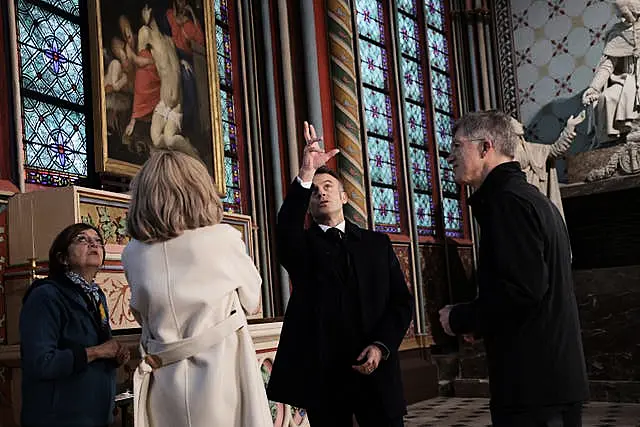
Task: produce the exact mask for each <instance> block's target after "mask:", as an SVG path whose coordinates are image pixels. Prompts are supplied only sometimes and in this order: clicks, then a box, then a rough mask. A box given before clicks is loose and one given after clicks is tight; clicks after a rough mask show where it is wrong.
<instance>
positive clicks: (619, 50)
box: [582, 0, 640, 146]
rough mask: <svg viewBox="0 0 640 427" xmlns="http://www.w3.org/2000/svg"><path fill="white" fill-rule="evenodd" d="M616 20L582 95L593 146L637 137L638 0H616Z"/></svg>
mask: <svg viewBox="0 0 640 427" xmlns="http://www.w3.org/2000/svg"><path fill="white" fill-rule="evenodd" d="M615 5H616V8H617V12H618V13H617V14H618V16H619V17H620V22H618V23H617V24H615V25H614V26H613V27H612V28H611V30H610V32H609V34H608V36H607V39H606V42H605V47H604V51H603V55H602V59H601V60H600V63H599V64H598V66H597V68H596V71H595V74H594V76H593V80H592V81H591V84H590V85H589V88H588V89H587V90H586V91H585V92H584V94H583V95H582V103H583V105H585V106H593V108H594V110H593V118H594V123H593V125H594V126H595V141H594V142H595V144H594V145H595V146H599V145H602V144H603V143H606V142H614V141H615V142H617V141H618V140H620V139H622V138H623V137H626V140H627V141H640V120H639V118H640V111H639V110H638V109H639V108H640V80H639V79H638V72H639V71H640V69H639V65H640V64H639V59H640V0H616V1H615Z"/></svg>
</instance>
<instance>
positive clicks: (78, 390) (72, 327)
mask: <svg viewBox="0 0 640 427" xmlns="http://www.w3.org/2000/svg"><path fill="white" fill-rule="evenodd" d="M101 298H103V302H104V305H105V307H106V305H107V304H106V299H105V297H104V294H102V293H101ZM87 301H88V300H87V299H86V298H85V297H84V292H83V290H82V289H81V288H80V287H79V286H77V285H76V284H74V283H73V282H71V280H69V279H68V278H66V277H62V278H56V279H52V278H47V279H42V280H36V281H35V282H34V283H33V284H32V285H31V287H30V288H29V289H28V290H27V293H26V294H25V296H24V300H23V307H22V311H21V312H20V353H21V363H22V425H25V426H33V427H40V426H47V427H63V426H64V427H97V426H105V425H108V424H110V423H111V422H112V420H113V408H114V397H115V386H116V383H115V375H116V364H115V362H114V361H113V360H104V359H99V360H95V361H93V362H91V363H87V354H86V350H85V349H86V348H87V347H92V346H95V345H98V344H101V343H103V342H105V341H106V340H108V339H110V338H111V332H110V331H107V333H105V332H104V330H101V328H100V327H99V324H98V322H97V319H96V317H95V316H94V314H93V313H92V311H90V310H89V308H88V305H87Z"/></svg>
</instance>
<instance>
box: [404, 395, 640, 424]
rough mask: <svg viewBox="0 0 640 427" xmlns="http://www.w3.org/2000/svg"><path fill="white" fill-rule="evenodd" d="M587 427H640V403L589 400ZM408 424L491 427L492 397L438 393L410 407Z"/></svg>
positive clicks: (586, 412) (406, 419) (584, 420)
mask: <svg viewBox="0 0 640 427" xmlns="http://www.w3.org/2000/svg"><path fill="white" fill-rule="evenodd" d="M582 425H583V427H640V404H630V403H624V404H623V403H608V402H589V403H587V404H585V407H584V411H583V416H582ZM405 426H406V427H491V415H490V412H489V400H488V399H468V398H457V397H438V398H435V399H430V400H425V401H424V402H419V403H415V404H413V405H411V406H409V408H408V414H407V416H406V417H405Z"/></svg>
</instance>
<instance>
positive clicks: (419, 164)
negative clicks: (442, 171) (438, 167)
mask: <svg viewBox="0 0 640 427" xmlns="http://www.w3.org/2000/svg"><path fill="white" fill-rule="evenodd" d="M409 156H410V159H409V160H410V162H411V163H410V164H409V171H410V173H411V178H412V181H413V185H415V187H416V189H418V190H422V191H431V164H430V162H429V153H428V152H427V150H425V149H423V148H417V147H409Z"/></svg>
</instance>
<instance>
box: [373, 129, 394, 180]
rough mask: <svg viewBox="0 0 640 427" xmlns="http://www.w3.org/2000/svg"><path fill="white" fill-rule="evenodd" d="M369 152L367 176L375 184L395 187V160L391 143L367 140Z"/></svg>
mask: <svg viewBox="0 0 640 427" xmlns="http://www.w3.org/2000/svg"><path fill="white" fill-rule="evenodd" d="M367 149H368V151H369V175H370V178H371V181H372V182H374V183H376V184H386V185H390V186H395V185H396V160H395V154H394V147H393V142H391V141H387V140H385V139H380V138H374V137H372V136H369V137H368V138H367Z"/></svg>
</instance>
